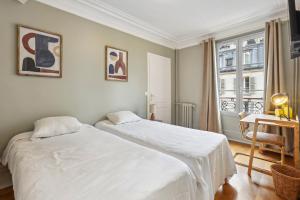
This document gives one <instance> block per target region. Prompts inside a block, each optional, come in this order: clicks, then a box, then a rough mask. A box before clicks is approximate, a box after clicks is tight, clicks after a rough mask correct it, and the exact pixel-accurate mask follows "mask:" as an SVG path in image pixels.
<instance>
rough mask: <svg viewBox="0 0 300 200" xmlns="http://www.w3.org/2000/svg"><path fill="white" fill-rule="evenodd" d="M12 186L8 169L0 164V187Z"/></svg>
mask: <svg viewBox="0 0 300 200" xmlns="http://www.w3.org/2000/svg"><path fill="white" fill-rule="evenodd" d="M9 186H12V179H11V174H10V172H9V170H8V169H7V168H5V167H3V166H1V164H0V189H3V188H7V187H9Z"/></svg>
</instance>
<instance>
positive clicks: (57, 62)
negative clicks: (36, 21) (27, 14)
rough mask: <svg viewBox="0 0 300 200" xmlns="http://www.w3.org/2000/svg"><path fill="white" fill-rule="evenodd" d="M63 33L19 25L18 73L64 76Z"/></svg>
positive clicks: (22, 74) (23, 74) (53, 76)
mask: <svg viewBox="0 0 300 200" xmlns="http://www.w3.org/2000/svg"><path fill="white" fill-rule="evenodd" d="M62 41H63V37H62V35H60V34H58V33H53V32H50V31H45V30H41V29H37V28H33V27H30V26H25V25H20V24H18V25H17V75H21V76H42V77H52V78H62V59H63V52H62V44H63V43H62Z"/></svg>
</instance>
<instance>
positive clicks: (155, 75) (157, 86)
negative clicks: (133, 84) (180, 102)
mask: <svg viewBox="0 0 300 200" xmlns="http://www.w3.org/2000/svg"><path fill="white" fill-rule="evenodd" d="M147 97H148V98H147V99H148V101H147V105H148V106H147V107H148V109H147V111H148V118H149V117H150V113H149V105H150V104H155V108H156V113H155V118H156V119H157V120H162V121H163V122H166V123H171V59H170V58H166V57H163V56H159V55H155V54H152V53H148V92H147Z"/></svg>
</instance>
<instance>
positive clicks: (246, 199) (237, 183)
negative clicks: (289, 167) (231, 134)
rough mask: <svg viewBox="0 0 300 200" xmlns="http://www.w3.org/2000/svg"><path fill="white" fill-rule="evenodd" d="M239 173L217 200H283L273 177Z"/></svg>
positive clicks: (0, 199) (241, 148) (5, 198)
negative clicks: (275, 186)
mask: <svg viewBox="0 0 300 200" xmlns="http://www.w3.org/2000/svg"><path fill="white" fill-rule="evenodd" d="M230 146H231V150H232V153H233V154H234V153H235V152H243V153H249V152H250V146H249V145H245V144H240V143H236V142H230ZM255 154H256V156H261V157H267V158H277V159H279V156H278V155H277V154H274V153H265V154H263V155H262V154H259V153H258V151H256V152H255ZM237 159H239V162H243V163H247V161H248V158H247V157H240V158H237ZM286 160H287V163H288V164H291V163H292V159H291V158H288V157H287V158H286ZM254 165H256V166H258V167H262V168H266V169H268V168H269V166H270V164H269V163H266V162H254ZM237 169H238V173H237V174H236V175H234V176H233V177H232V178H231V179H230V180H229V183H228V184H225V185H223V186H222V187H220V189H219V190H218V192H217V193H216V195H215V200H281V198H279V197H278V196H277V195H276V194H275V191H274V186H273V180H272V177H271V176H268V175H264V174H261V173H258V172H255V171H253V172H252V178H249V177H248V175H247V168H245V167H242V166H238V165H237ZM0 200H14V197H13V189H12V187H10V188H6V189H4V190H0Z"/></svg>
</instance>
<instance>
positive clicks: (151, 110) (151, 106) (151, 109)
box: [149, 104, 156, 120]
mask: <svg viewBox="0 0 300 200" xmlns="http://www.w3.org/2000/svg"><path fill="white" fill-rule="evenodd" d="M149 112H150V113H151V116H150V120H155V112H156V105H155V104H150V108H149Z"/></svg>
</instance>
